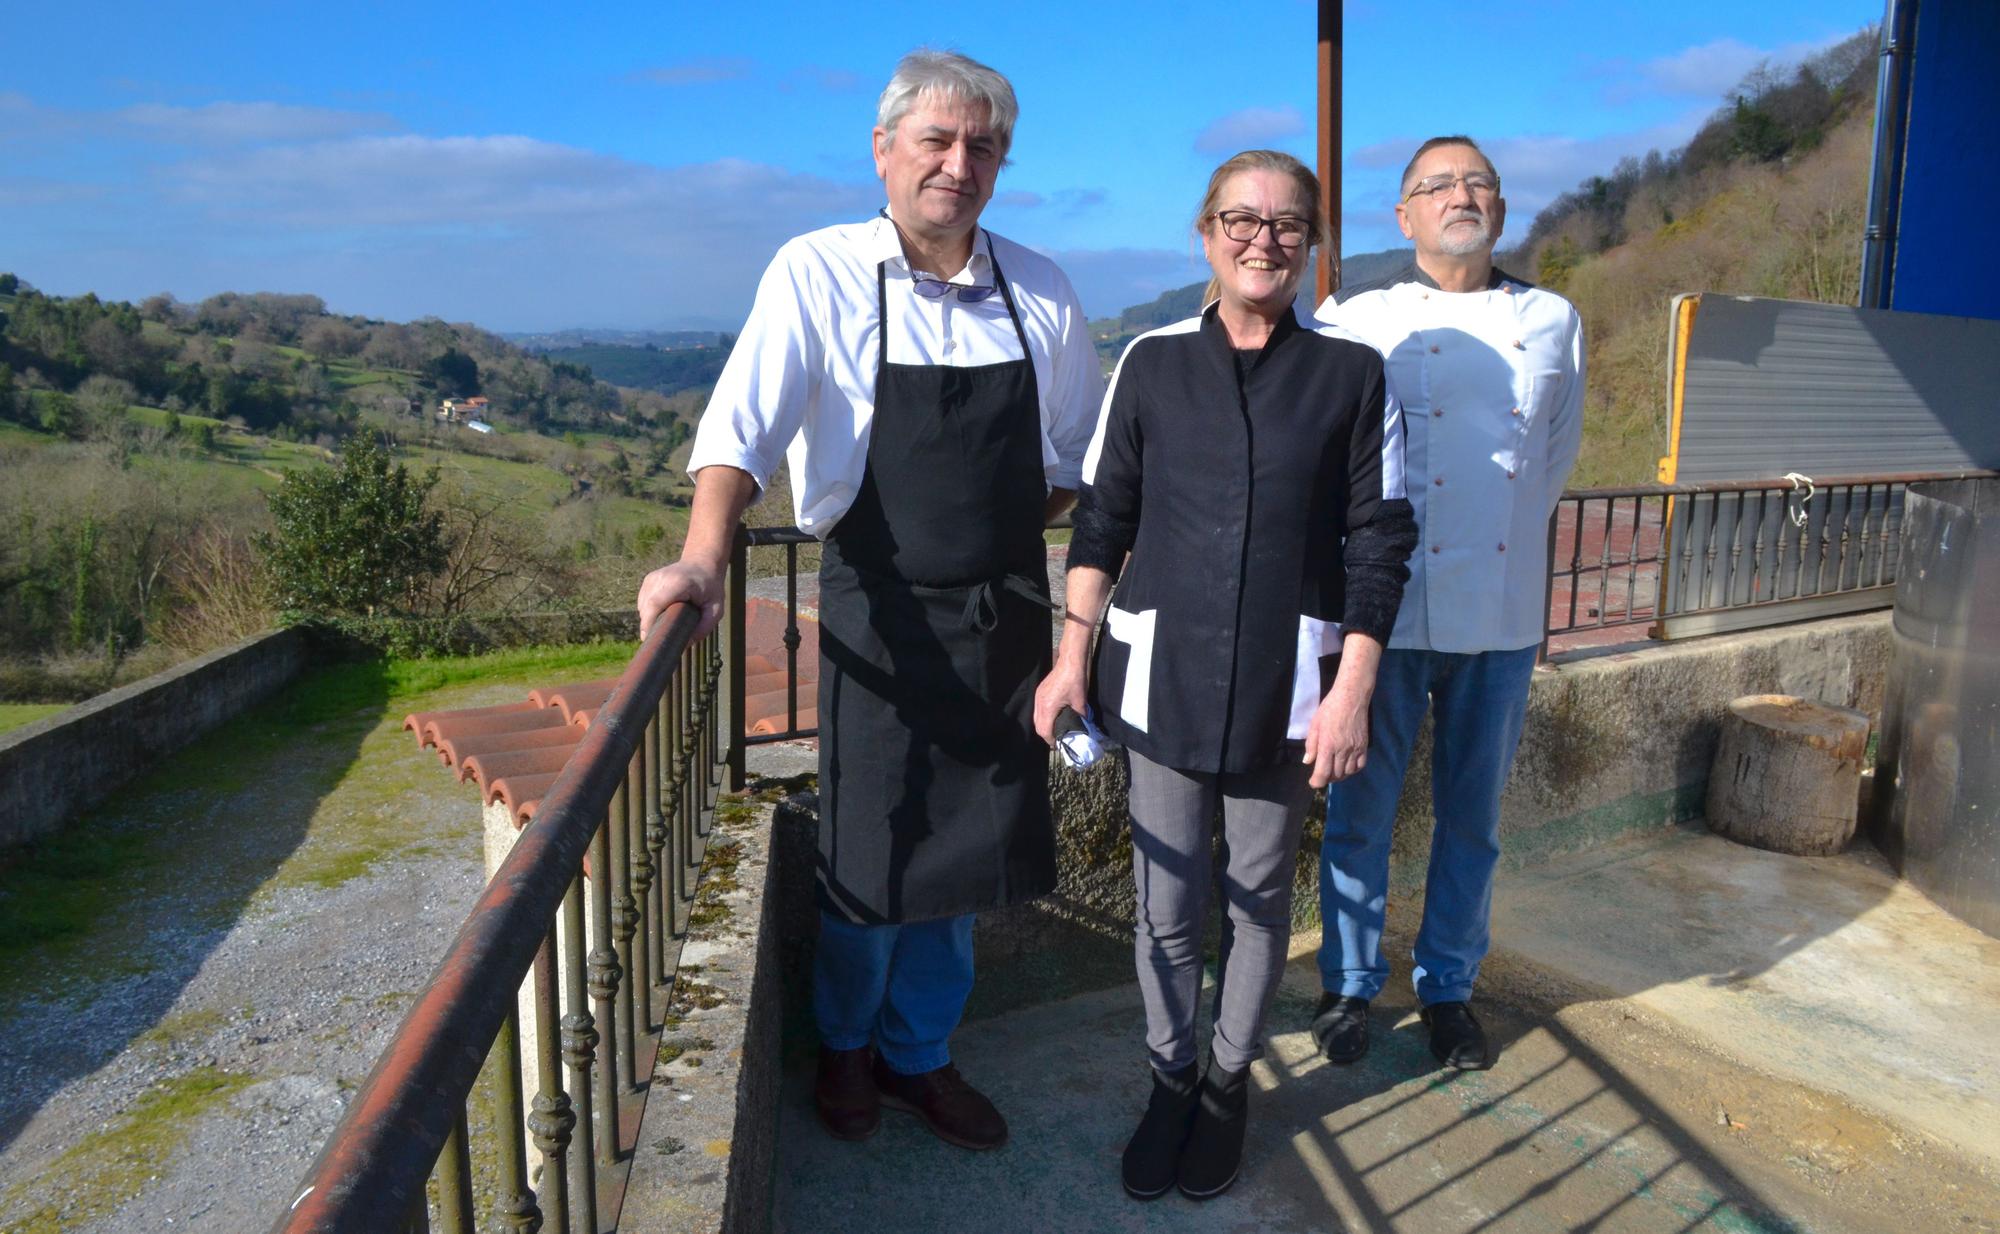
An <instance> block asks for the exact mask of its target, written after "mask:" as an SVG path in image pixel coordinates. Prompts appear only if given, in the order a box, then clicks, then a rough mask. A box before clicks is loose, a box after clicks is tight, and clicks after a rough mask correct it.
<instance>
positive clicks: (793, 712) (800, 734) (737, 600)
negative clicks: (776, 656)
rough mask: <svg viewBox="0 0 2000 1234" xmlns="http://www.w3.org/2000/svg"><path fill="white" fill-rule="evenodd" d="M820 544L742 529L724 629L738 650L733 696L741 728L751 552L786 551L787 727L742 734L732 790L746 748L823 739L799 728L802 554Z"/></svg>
mask: <svg viewBox="0 0 2000 1234" xmlns="http://www.w3.org/2000/svg"><path fill="white" fill-rule="evenodd" d="M818 543H819V540H818V538H817V537H815V536H814V535H813V534H812V533H811V532H809V531H801V530H799V529H798V528H797V527H739V528H737V531H736V546H735V549H734V551H733V555H732V556H731V558H730V563H729V591H728V597H727V599H726V601H725V607H724V611H723V619H722V620H723V624H724V626H725V627H726V628H727V631H728V633H727V636H726V637H727V638H728V639H729V642H730V646H731V647H732V648H734V649H735V650H733V651H732V653H731V654H730V657H729V665H730V680H729V697H730V700H731V704H732V707H733V710H732V712H731V714H732V715H734V716H737V717H738V722H737V727H738V728H739V729H741V728H742V727H743V725H742V722H741V717H742V715H743V701H744V684H745V683H744V671H745V670H744V665H745V663H746V656H745V654H744V643H745V640H746V637H747V634H746V629H745V627H746V624H747V622H748V618H749V611H750V602H749V577H750V550H751V549H753V548H777V547H782V548H783V549H784V550H785V569H784V578H785V631H784V635H783V641H784V645H785V724H784V727H783V728H781V729H778V730H777V731H775V732H770V733H740V734H739V736H740V740H739V741H737V742H736V743H735V749H734V750H733V751H732V753H731V761H730V775H731V777H732V779H731V784H732V785H740V784H741V783H742V782H743V749H744V747H745V746H753V745H765V744H768V743H770V742H773V741H797V740H799V739H800V738H804V737H816V736H818V735H819V728H818V726H817V725H813V726H807V727H803V728H802V727H800V725H799V643H800V641H801V637H800V634H799V549H800V547H801V546H803V545H817V544H818Z"/></svg>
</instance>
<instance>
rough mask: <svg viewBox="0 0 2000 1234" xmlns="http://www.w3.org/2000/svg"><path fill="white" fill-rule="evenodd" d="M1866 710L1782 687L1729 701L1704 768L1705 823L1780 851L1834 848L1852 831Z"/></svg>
mask: <svg viewBox="0 0 2000 1234" xmlns="http://www.w3.org/2000/svg"><path fill="white" fill-rule="evenodd" d="M1867 749H1868V717H1867V716H1865V715H1863V714H1862V713H1861V712H1858V711H1854V710H1851V709H1849V708H1846V707H1833V706H1829V705H1828V704H1826V703H1814V702H1808V701H1806V700H1805V699H1800V698H1793V697H1791V696H1790V695H1786V694H1750V695H1746V696H1744V697H1743V698H1739V699H1737V700H1736V701H1735V702H1733V703H1731V704H1729V710H1728V711H1727V712H1725V713H1724V714H1723V717H1722V740H1721V742H1720V743H1719V744H1718V745H1717V746H1716V750H1715V765H1714V767H1713V768H1711V769H1710V771H1709V775H1708V826H1709V829H1710V830H1711V831H1714V832H1715V833H1716V834H1718V835H1723V836H1727V837H1729V838H1730V839H1732V840H1735V841H1737V842H1739V843H1742V844H1750V845H1754V846H1756V847H1758V848H1767V849H1770V850H1772V851H1774V852H1780V853H1798V854H1802V855H1824V854H1827V853H1837V852H1839V851H1840V850H1841V849H1843V848H1845V847H1847V842H1848V841H1849V840H1851V839H1853V838H1854V818H1855V802H1856V799H1857V796H1858V792H1859V789H1860V784H1861V760H1862V756H1863V755H1864V754H1865V753H1866V751H1867Z"/></svg>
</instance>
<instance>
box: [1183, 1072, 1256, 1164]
mask: <svg viewBox="0 0 2000 1234" xmlns="http://www.w3.org/2000/svg"><path fill="white" fill-rule="evenodd" d="M1249 1080H1250V1069H1249V1068H1248V1067H1245V1068H1243V1070H1241V1071H1226V1070H1224V1069H1223V1068H1221V1067H1219V1066H1217V1065H1216V1062H1215V1055H1213V1054H1210V1055H1209V1056H1208V1074H1207V1075H1205V1076H1203V1077H1202V1078H1201V1091H1200V1093H1199V1094H1198V1096H1197V1100H1196V1103H1195V1111H1194V1126H1193V1128H1192V1129H1190V1130H1189V1131H1188V1140H1187V1147H1185V1148H1183V1149H1181V1160H1180V1167H1179V1169H1178V1170H1176V1171H1175V1174H1176V1179H1177V1181H1178V1182H1179V1183H1180V1185H1181V1194H1182V1195H1185V1196H1187V1197H1188V1198H1189V1199H1191V1200H1206V1199H1209V1198H1211V1197H1213V1196H1218V1195H1221V1194H1222V1193H1223V1192H1225V1191H1227V1190H1229V1184H1231V1183H1233V1182H1235V1181H1236V1173H1237V1171H1238V1170H1239V1169H1240V1168H1241V1167H1242V1165H1243V1133H1244V1131H1245V1130H1246V1128H1247V1126H1248V1114H1249V1107H1250V1084H1249Z"/></svg>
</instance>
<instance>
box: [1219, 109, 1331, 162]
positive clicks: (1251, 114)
mask: <svg viewBox="0 0 2000 1234" xmlns="http://www.w3.org/2000/svg"><path fill="white" fill-rule="evenodd" d="M1305 131H1306V118H1305V116H1304V115H1302V114H1301V113H1300V112H1299V109H1298V108H1296V107H1292V106H1290V105H1287V106H1284V107H1246V108H1244V109H1243V110H1241V111H1232V112H1230V113H1229V114H1228V115H1226V116H1223V117H1222V118H1221V119H1219V120H1216V121H1214V122H1213V123H1211V124H1210V125H1209V126H1208V127H1207V128H1205V129H1203V130H1202V131H1201V134H1200V135H1199V136H1197V137H1196V138H1195V139H1194V148H1195V149H1196V150H1198V151H1200V152H1201V153H1203V154H1221V153H1224V152H1227V153H1231V154H1233V153H1235V152H1236V151H1238V150H1250V149H1255V148H1257V147H1260V146H1271V145H1275V144H1277V143H1278V142H1281V141H1283V140H1284V139H1286V138H1288V137H1296V136H1298V135H1299V134H1300V133H1303V132H1305Z"/></svg>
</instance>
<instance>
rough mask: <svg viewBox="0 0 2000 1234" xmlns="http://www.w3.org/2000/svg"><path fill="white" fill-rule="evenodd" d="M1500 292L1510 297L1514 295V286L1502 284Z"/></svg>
mask: <svg viewBox="0 0 2000 1234" xmlns="http://www.w3.org/2000/svg"><path fill="white" fill-rule="evenodd" d="M1500 290H1501V291H1504V292H1506V293H1507V294H1508V295H1510V296H1511V295H1513V294H1514V285H1513V284H1512V283H1502V284H1500Z"/></svg>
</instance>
